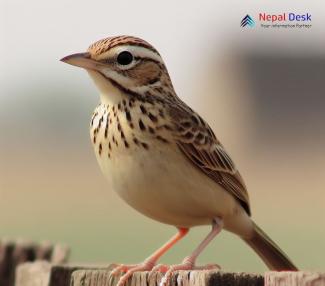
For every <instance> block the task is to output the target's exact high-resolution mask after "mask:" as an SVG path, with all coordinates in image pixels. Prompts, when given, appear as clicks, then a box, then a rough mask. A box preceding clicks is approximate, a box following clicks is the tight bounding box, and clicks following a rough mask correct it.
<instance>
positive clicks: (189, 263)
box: [153, 218, 223, 286]
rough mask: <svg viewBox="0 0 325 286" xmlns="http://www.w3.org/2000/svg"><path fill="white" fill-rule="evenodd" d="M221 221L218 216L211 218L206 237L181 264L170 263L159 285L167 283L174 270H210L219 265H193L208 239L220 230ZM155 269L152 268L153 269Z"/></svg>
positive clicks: (162, 285)
mask: <svg viewBox="0 0 325 286" xmlns="http://www.w3.org/2000/svg"><path fill="white" fill-rule="evenodd" d="M222 227H223V221H222V219H220V218H216V219H214V220H213V224H212V230H211V232H210V233H209V234H208V235H207V237H206V238H205V239H204V240H203V241H202V242H201V243H200V245H199V246H198V247H197V248H196V249H195V250H194V251H193V252H192V254H191V255H190V256H187V257H186V258H185V259H184V260H183V262H182V263H181V264H177V265H171V266H170V267H169V269H168V271H167V272H166V274H165V276H164V277H163V278H162V280H161V282H160V286H166V285H169V282H170V279H171V276H172V274H173V272H174V271H177V270H210V269H215V268H218V269H220V266H219V265H217V264H208V265H204V266H195V261H196V259H197V257H198V256H199V255H200V254H201V252H202V251H203V250H204V249H205V248H206V246H207V245H208V244H209V243H210V241H211V240H212V239H213V238H215V237H216V235H217V234H218V233H219V232H220V231H221V230H222ZM154 270H155V269H153V271H154Z"/></svg>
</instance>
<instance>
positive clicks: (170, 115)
mask: <svg viewBox="0 0 325 286" xmlns="http://www.w3.org/2000/svg"><path fill="white" fill-rule="evenodd" d="M121 53H127V54H128V57H127V58H126V59H130V60H129V61H127V62H124V61H123V62H119V57H118V56H119V55H121ZM63 61H66V62H68V63H71V64H73V65H76V66H80V67H83V68H85V69H86V70H87V71H88V73H89V75H90V76H91V78H92V79H93V80H94V82H95V84H96V86H97V87H98V89H99V91H100V104H99V105H98V106H97V108H96V109H95V111H94V113H93V117H92V119H91V123H90V136H91V140H92V143H93V146H94V150H95V154H96V157H97V160H98V163H99V165H100V167H101V170H102V172H103V174H104V175H105V176H106V178H107V179H108V182H109V185H110V188H112V189H114V190H115V191H116V192H117V193H118V194H119V196H120V197H121V198H122V199H124V200H125V201H126V202H127V203H128V204H129V205H131V206H132V207H133V208H135V209H136V210H138V211H139V212H141V213H143V214H144V215H146V216H148V217H150V218H153V219H155V220H157V221H160V222H163V223H166V224H170V225H174V226H176V227H178V228H179V229H180V234H179V236H176V237H175V238H173V239H172V240H171V241H170V242H169V246H168V243H167V246H164V247H163V248H162V249H161V250H158V251H157V252H156V253H154V254H153V255H152V256H151V257H150V258H148V259H147V260H146V261H145V262H144V263H143V264H141V265H138V266H133V267H129V268H126V269H125V270H129V271H128V272H127V273H126V274H125V275H124V276H122V278H121V279H120V281H119V283H118V286H123V285H124V284H125V282H126V280H127V279H128V277H129V276H130V275H132V273H133V272H134V271H137V270H151V269H152V268H153V266H154V264H155V263H156V262H157V260H158V258H159V257H160V256H161V255H162V253H164V252H165V251H167V249H168V248H169V247H170V246H171V245H173V244H174V243H175V242H176V241H177V240H178V239H180V237H182V236H184V235H185V234H184V233H186V229H188V228H190V227H192V226H197V225H205V224H212V225H213V228H212V231H211V232H210V234H209V235H208V236H207V237H206V239H205V240H204V241H203V242H202V243H201V244H200V245H199V247H198V248H197V249H196V250H195V251H194V252H193V253H192V255H191V256H189V257H188V258H187V259H185V260H184V262H183V263H182V264H181V265H178V266H177V267H176V266H175V267H172V268H170V270H169V272H167V274H166V276H165V277H167V278H168V277H170V273H171V271H174V270H176V269H179V270H180V269H193V268H194V262H195V259H196V258H197V256H198V255H199V254H200V253H201V251H202V250H203V249H204V247H205V246H206V245H207V244H208V243H209V242H210V241H211V239H212V238H213V237H214V236H215V235H217V234H218V232H219V231H220V230H221V228H222V227H223V228H225V229H227V230H229V231H231V232H233V233H235V234H237V235H239V236H240V237H242V238H243V239H244V240H245V241H246V242H247V243H248V244H249V245H250V246H251V247H252V248H253V249H254V250H255V251H256V252H257V254H259V255H260V257H261V258H262V259H263V261H264V262H265V263H266V264H267V265H268V266H269V267H270V268H271V269H278V270H279V269H281V270H283V269H286V270H289V269H292V270H293V269H296V268H295V266H294V265H293V264H292V263H291V262H290V260H289V259H288V258H287V257H286V256H285V254H284V253H283V252H282V251H281V250H280V249H279V248H278V247H277V246H276V245H275V244H274V242H272V240H271V239H270V238H269V237H267V236H266V234H265V233H264V232H263V231H262V230H261V229H260V228H258V227H257V226H256V225H255V223H254V222H253V221H252V220H251V218H250V215H251V212H250V204H249V198H248V193H247V190H246V187H245V184H244V182H243V179H242V177H241V175H240V174H239V172H238V170H237V168H236V167H235V164H234V163H233V161H232V160H231V158H230V156H229V155H228V153H227V152H226V150H225V148H224V147H223V146H222V144H221V143H220V142H219V140H218V139H217V138H216V136H215V134H214V133H213V131H212V129H211V128H210V127H209V125H208V124H207V123H206V122H205V121H204V120H203V119H202V117H201V116H199V115H198V114H197V113H196V112H195V111H193V110H192V109H191V108H190V107H189V106H188V105H186V104H185V103H184V102H183V101H182V100H181V99H180V98H179V97H178V96H177V95H176V93H175V91H174V88H173V85H172V82H171V80H170V77H169V75H168V71H167V69H166V67H165V65H164V62H163V60H162V58H161V57H160V55H159V53H158V52H157V50H156V49H155V48H154V47H152V46H151V45H150V44H148V43H147V42H145V41H143V40H141V39H138V38H135V37H129V36H120V37H112V38H106V39H103V40H100V41H98V42H96V43H94V44H92V45H91V46H90V47H89V49H88V51H87V53H84V54H75V55H72V56H69V57H66V58H64V59H63ZM184 230H185V232H184ZM118 269H120V270H122V269H124V268H123V267H122V268H118ZM167 281H168V279H167ZM163 284H164V285H165V284H166V283H165V282H164V283H163Z"/></svg>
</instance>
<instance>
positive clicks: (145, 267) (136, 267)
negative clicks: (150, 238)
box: [111, 261, 155, 286]
mask: <svg viewBox="0 0 325 286" xmlns="http://www.w3.org/2000/svg"><path fill="white" fill-rule="evenodd" d="M154 266H155V264H154V263H153V262H151V261H144V262H142V263H140V264H130V265H126V264H120V265H118V266H117V267H116V268H114V270H113V271H112V272H111V275H118V274H121V273H124V274H123V275H122V276H121V277H120V279H119V281H118V282H117V284H116V286H125V284H126V282H127V281H128V279H129V278H130V277H131V276H132V275H133V273H135V272H138V271H150V270H151V269H152V268H153V267H154Z"/></svg>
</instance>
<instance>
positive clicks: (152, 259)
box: [112, 228, 189, 286]
mask: <svg viewBox="0 0 325 286" xmlns="http://www.w3.org/2000/svg"><path fill="white" fill-rule="evenodd" d="M188 230H189V229H188V228H179V231H178V233H177V234H176V235H174V236H173V237H172V238H171V239H170V240H168V241H167V242H166V243H165V244H164V245H163V246H162V247H161V248H159V249H158V250H157V251H155V252H154V253H153V254H152V255H151V256H149V257H148V258H147V259H146V260H145V261H144V262H142V263H140V264H133V265H123V264H122V265H120V266H118V267H116V268H115V269H114V270H113V271H112V275H116V274H118V273H121V272H126V273H125V274H124V275H122V276H121V278H120V280H119V281H118V283H117V285H116V286H124V285H125V283H126V282H127V280H128V279H129V278H130V277H131V276H132V274H133V273H134V272H137V271H150V270H151V269H152V268H153V267H154V266H155V265H156V263H157V261H158V259H159V258H160V257H161V256H162V255H163V254H164V253H165V252H167V251H168V250H169V249H170V248H171V247H172V246H173V245H174V244H175V243H176V242H177V241H179V240H180V239H182V238H183V237H184V236H185V235H186V234H187V233H188Z"/></svg>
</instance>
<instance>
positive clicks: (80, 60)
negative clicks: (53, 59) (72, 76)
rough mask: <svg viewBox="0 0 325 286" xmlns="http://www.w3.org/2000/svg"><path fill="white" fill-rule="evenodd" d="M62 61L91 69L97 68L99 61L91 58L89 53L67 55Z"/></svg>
mask: <svg viewBox="0 0 325 286" xmlns="http://www.w3.org/2000/svg"><path fill="white" fill-rule="evenodd" d="M61 62H64V63H67V64H70V65H73V66H76V67H80V68H84V69H91V70H96V69H97V67H98V65H99V63H98V62H96V61H95V60H93V59H91V57H90V54H89V53H78V54H73V55H69V56H66V57H64V58H62V59H61Z"/></svg>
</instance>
